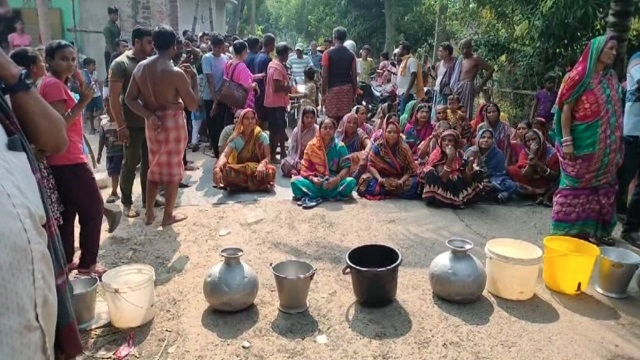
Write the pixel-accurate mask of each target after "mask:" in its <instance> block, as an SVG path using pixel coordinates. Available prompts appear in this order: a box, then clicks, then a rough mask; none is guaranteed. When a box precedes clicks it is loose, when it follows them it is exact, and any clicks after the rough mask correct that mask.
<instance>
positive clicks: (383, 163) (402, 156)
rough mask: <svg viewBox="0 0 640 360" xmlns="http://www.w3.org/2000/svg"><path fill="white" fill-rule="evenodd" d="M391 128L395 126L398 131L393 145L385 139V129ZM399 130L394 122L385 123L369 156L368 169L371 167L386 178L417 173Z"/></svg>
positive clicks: (411, 155)
mask: <svg viewBox="0 0 640 360" xmlns="http://www.w3.org/2000/svg"><path fill="white" fill-rule="evenodd" d="M391 126H395V127H396V129H397V130H398V141H397V142H396V143H395V144H393V145H392V144H390V143H389V139H388V138H387V129H389V127H391ZM400 130H401V129H400V124H399V123H398V122H397V121H395V120H391V121H387V122H386V123H385V127H384V129H383V131H384V133H383V135H382V136H381V137H380V139H378V140H377V141H376V143H375V145H374V146H373V148H372V150H371V154H369V157H368V166H369V167H373V168H375V169H376V170H378V172H382V173H383V174H384V175H387V176H389V175H403V174H407V173H411V174H412V175H413V174H415V173H417V171H418V168H417V165H416V163H415V161H413V154H412V153H411V149H409V146H408V145H407V143H406V142H405V141H404V139H403V138H402V133H401V132H400Z"/></svg>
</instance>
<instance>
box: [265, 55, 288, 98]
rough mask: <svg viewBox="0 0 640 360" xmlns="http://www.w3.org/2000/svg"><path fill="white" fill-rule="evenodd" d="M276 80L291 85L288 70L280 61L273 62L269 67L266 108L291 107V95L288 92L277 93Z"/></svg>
mask: <svg viewBox="0 0 640 360" xmlns="http://www.w3.org/2000/svg"><path fill="white" fill-rule="evenodd" d="M275 80H279V81H282V82H283V83H284V84H285V85H287V84H289V75H287V69H286V68H285V67H284V65H282V63H280V62H279V61H272V62H270V63H269V66H267V81H266V85H265V89H264V106H265V107H269V108H276V107H287V106H289V95H288V94H287V93H286V92H276V91H275V86H276V85H275V82H274V81H275Z"/></svg>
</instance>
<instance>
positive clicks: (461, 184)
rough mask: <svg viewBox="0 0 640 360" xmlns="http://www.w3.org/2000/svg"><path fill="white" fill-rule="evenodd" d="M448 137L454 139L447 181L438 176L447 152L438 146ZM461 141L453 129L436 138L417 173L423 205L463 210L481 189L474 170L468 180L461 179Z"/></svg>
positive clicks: (479, 174)
mask: <svg viewBox="0 0 640 360" xmlns="http://www.w3.org/2000/svg"><path fill="white" fill-rule="evenodd" d="M447 136H451V137H453V138H454V139H455V147H456V158H455V160H453V162H452V164H451V166H450V168H451V171H450V172H449V178H448V179H447V180H446V181H443V180H442V177H441V176H440V174H441V173H442V171H444V167H445V165H446V163H447V153H446V151H445V149H444V148H443V145H442V140H443V139H444V138H445V137H447ZM462 144H463V140H462V139H461V136H460V134H459V133H458V132H457V131H455V130H446V131H445V132H444V133H442V135H441V136H440V137H439V139H438V147H436V148H435V149H434V150H433V152H432V153H431V155H430V156H429V160H428V162H427V166H426V167H425V169H424V170H423V171H422V173H421V174H420V178H421V180H422V182H423V184H424V187H423V190H422V198H423V199H424V201H425V203H426V204H427V205H434V206H445V207H454V208H464V207H465V206H466V205H467V204H469V203H470V202H472V201H474V200H475V198H476V196H477V195H478V193H479V192H480V191H481V189H482V180H483V177H482V174H481V173H480V172H478V171H474V173H473V174H472V175H471V181H470V182H469V181H467V180H465V178H464V176H463V172H464V171H467V170H466V169H467V161H466V159H465V157H464V152H462V150H461V148H462Z"/></svg>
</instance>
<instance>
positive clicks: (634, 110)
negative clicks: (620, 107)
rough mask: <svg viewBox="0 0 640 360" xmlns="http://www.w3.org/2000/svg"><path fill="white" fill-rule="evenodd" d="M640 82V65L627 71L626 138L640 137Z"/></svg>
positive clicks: (624, 129) (624, 130)
mask: <svg viewBox="0 0 640 360" xmlns="http://www.w3.org/2000/svg"><path fill="white" fill-rule="evenodd" d="M638 80H640V63H637V64H636V65H635V66H633V67H630V68H628V69H627V96H626V104H625V106H624V128H623V132H624V136H640V102H639V101H638V100H637V98H638V91H640V89H639V88H638V84H637V81H638Z"/></svg>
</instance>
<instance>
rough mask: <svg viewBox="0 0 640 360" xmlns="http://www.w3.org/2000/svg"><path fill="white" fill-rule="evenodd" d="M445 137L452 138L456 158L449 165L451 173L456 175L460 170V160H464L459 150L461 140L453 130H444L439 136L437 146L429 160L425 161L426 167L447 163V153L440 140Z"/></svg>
mask: <svg viewBox="0 0 640 360" xmlns="http://www.w3.org/2000/svg"><path fill="white" fill-rule="evenodd" d="M447 136H453V138H454V143H455V145H454V147H455V149H456V158H455V160H453V163H452V165H451V171H452V173H456V172H458V171H460V169H461V168H462V159H463V158H464V153H463V152H462V150H460V147H461V143H462V139H461V137H460V134H459V133H458V132H457V131H455V130H445V132H443V133H442V135H440V139H439V140H438V146H437V147H436V148H435V149H434V150H433V152H432V153H431V155H429V160H428V161H427V166H429V167H436V166H438V165H443V164H445V163H446V162H447V152H446V150H445V149H444V148H443V144H442V140H443V139H444V138H445V137H447Z"/></svg>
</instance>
